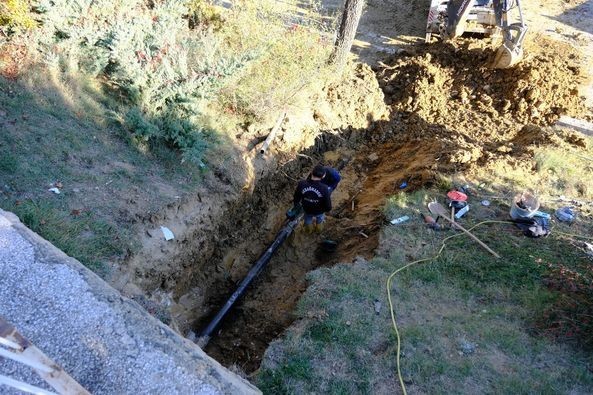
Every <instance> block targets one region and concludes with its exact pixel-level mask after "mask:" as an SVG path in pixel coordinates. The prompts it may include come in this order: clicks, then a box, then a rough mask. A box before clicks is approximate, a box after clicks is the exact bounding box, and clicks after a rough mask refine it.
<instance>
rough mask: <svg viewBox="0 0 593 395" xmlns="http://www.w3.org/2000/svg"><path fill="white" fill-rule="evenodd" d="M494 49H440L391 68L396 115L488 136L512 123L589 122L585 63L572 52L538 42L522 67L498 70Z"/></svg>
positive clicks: (476, 44) (481, 44)
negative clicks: (583, 90) (582, 89)
mask: <svg viewBox="0 0 593 395" xmlns="http://www.w3.org/2000/svg"><path fill="white" fill-rule="evenodd" d="M488 45H489V44H488V43H487V42H485V41H484V40H472V39H468V40H463V41H459V42H458V43H457V44H455V45H453V44H448V43H436V44H431V45H428V46H422V47H418V48H416V49H413V50H412V51H413V52H411V53H407V54H405V55H403V56H401V55H400V56H397V57H394V58H392V59H391V60H390V61H387V62H386V64H387V65H386V66H385V67H384V68H383V69H382V70H381V72H380V76H381V77H382V82H383V86H384V90H385V92H386V93H388V92H392V93H391V95H390V96H391V101H392V103H393V109H395V110H397V111H403V112H408V113H414V114H417V115H418V116H420V117H422V118H423V119H424V120H426V121H427V122H437V123H439V124H442V125H444V126H449V125H451V126H456V128H457V129H468V128H474V129H475V128H476V127H479V128H480V129H482V130H480V131H476V132H478V134H482V135H487V134H489V133H492V132H496V131H497V130H498V129H500V127H501V126H502V125H504V124H505V123H506V122H508V121H512V122H516V123H533V124H537V125H541V126H547V125H551V124H553V123H555V122H556V121H557V120H558V118H559V117H560V115H561V114H569V115H572V116H575V117H579V116H580V117H582V116H585V115H586V114H587V109H586V107H585V105H584V101H583V100H582V98H581V97H580V95H579V89H578V87H579V84H580V83H582V82H583V74H584V73H583V71H582V70H581V66H580V65H581V64H582V62H581V61H580V55H579V54H578V52H577V51H576V50H575V49H574V48H573V47H571V46H569V45H567V44H563V43H560V42H555V41H551V40H549V39H546V38H543V37H538V38H536V39H535V40H534V41H533V42H531V43H529V44H528V45H527V48H526V57H525V59H524V61H523V62H521V63H520V64H519V65H518V66H517V67H514V68H512V69H507V70H495V69H492V68H490V67H489V65H490V64H491V60H492V56H493V53H494V51H493V50H492V49H491V47H489V46H488ZM468 111H472V112H475V116H472V115H474V114H466V113H467V112H468ZM467 115H469V116H467ZM476 116H477V117H478V118H476ZM505 120H507V121H506V122H505ZM476 121H479V122H476Z"/></svg>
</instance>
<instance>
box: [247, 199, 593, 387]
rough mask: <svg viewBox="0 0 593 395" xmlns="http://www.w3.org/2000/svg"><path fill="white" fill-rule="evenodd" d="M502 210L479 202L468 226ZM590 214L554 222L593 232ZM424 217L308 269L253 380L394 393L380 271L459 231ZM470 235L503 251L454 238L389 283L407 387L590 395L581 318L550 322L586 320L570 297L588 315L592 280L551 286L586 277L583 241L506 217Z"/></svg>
mask: <svg viewBox="0 0 593 395" xmlns="http://www.w3.org/2000/svg"><path fill="white" fill-rule="evenodd" d="M441 194H442V192H440V191H437V190H431V191H420V192H416V193H414V194H412V195H408V196H405V197H401V196H400V197H395V198H393V199H391V200H390V202H389V203H388V206H387V208H386V211H387V212H388V213H390V214H389V215H391V214H393V213H395V214H400V213H406V212H407V213H410V212H415V211H421V210H423V211H426V210H425V209H424V207H425V203H426V202H427V201H429V200H431V199H432V197H436V196H439V195H441ZM550 208H551V207H550ZM543 209H544V210H545V209H546V207H544V208H543ZM506 212H508V207H507V206H506V203H504V202H501V203H500V204H498V203H495V204H494V205H493V206H491V207H490V208H488V210H486V209H485V208H476V209H475V210H473V211H470V214H471V215H468V216H467V218H466V219H464V220H463V224H464V225H466V226H467V227H471V226H472V224H477V223H478V222H480V221H481V220H484V219H495V220H506ZM493 213H497V215H496V216H495V215H494V214H493ZM589 220H590V217H584V218H581V220H580V221H579V222H578V223H577V224H575V225H573V226H572V227H571V228H569V227H568V226H566V225H557V226H556V227H555V230H556V231H557V232H560V231H562V232H565V233H575V234H580V235H591V234H593V232H591V231H592V229H593V228H592V227H591V224H590V221H589ZM420 221H421V220H420V219H419V216H414V217H413V219H412V221H411V222H410V223H408V224H403V225H400V226H389V227H388V228H386V229H385V231H384V235H383V238H382V242H381V247H380V250H379V256H378V257H377V258H375V259H373V260H371V261H368V262H367V261H364V260H361V261H358V262H356V263H354V264H343V265H338V266H336V267H334V268H324V269H320V270H317V271H315V272H313V273H311V274H310V278H309V279H310V282H311V285H310V287H309V289H308V290H307V291H306V293H305V294H304V296H303V298H302V300H301V302H300V307H299V311H298V317H299V318H300V319H299V320H298V321H297V323H296V324H295V325H293V327H291V328H290V329H289V330H288V331H287V333H286V334H285V336H284V337H283V338H281V339H280V340H278V341H277V342H275V343H273V344H272V346H271V347H270V349H269V350H268V352H267V354H266V357H265V358H264V363H263V365H262V368H261V369H260V371H259V372H258V373H257V375H256V377H255V379H256V383H257V384H258V386H259V387H260V388H261V389H262V391H263V392H264V393H269V394H285V393H309V392H317V393H335V394H350V393H368V394H375V393H386V394H387V393H400V392H401V390H400V386H399V382H398V378H397V374H396V340H395V335H394V331H393V328H392V325H391V321H390V315H389V306H388V301H387V295H386V291H385V282H386V279H387V277H388V276H389V274H390V273H391V272H393V271H394V270H395V269H397V268H399V267H402V266H404V265H405V264H407V263H409V262H412V261H414V260H416V259H421V258H425V257H430V256H433V255H435V254H436V252H437V251H438V249H439V248H440V246H441V244H442V242H443V240H444V239H445V238H446V237H448V236H451V235H453V234H455V232H454V231H448V232H447V231H444V232H434V231H433V230H430V229H427V228H425V227H424V226H422V225H421V223H420ZM474 233H475V234H476V235H477V236H478V237H479V238H481V239H482V240H484V241H485V242H487V244H488V245H489V246H490V247H491V248H492V249H494V250H495V251H496V252H498V253H499V254H500V255H501V257H502V258H501V259H496V258H494V257H493V256H492V255H490V254H489V253H488V252H486V251H485V250H484V249H482V248H481V247H480V246H479V245H477V244H476V243H475V242H474V241H473V240H471V239H470V238H468V237H466V236H463V235H460V236H459V237H455V238H452V239H451V240H449V241H448V242H447V247H446V249H445V250H444V252H443V254H442V255H441V256H440V257H438V258H437V259H435V260H433V261H431V262H428V263H422V264H419V265H417V266H412V267H410V268H409V269H407V270H405V271H403V272H401V273H400V274H399V275H397V276H396V277H395V279H394V281H393V286H392V296H393V302H394V308H395V313H396V317H397V322H398V326H399V329H400V333H401V339H402V358H401V367H402V375H403V379H404V381H405V383H406V387H407V389H408V392H409V393H430V394H433V393H439V394H440V393H442V394H450V393H513V394H516V393H533V394H536V393H537V394H540V393H549V394H557V393H590V392H591V390H593V357H592V356H591V353H590V345H591V343H590V341H591V338H592V337H593V331H592V330H591V327H589V326H587V324H583V323H581V324H580V327H581V329H582V330H583V331H584V332H583V333H574V331H573V332H572V333H571V332H570V331H569V330H567V328H568V329H570V328H572V327H573V326H571V325H564V326H563V325H562V324H561V323H560V324H559V323H558V322H555V320H557V319H562V320H566V322H565V324H566V323H568V321H569V320H578V319H582V318H583V314H584V312H583V311H582V310H578V309H577V310H575V309H572V310H571V309H570V305H568V304H567V303H565V299H566V298H573V297H576V296H578V297H579V298H581V299H582V300H583V303H588V308H589V309H588V310H587V312H586V313H587V314H590V313H591V311H592V310H591V309H590V306H591V303H592V302H593V297H592V296H593V294H592V293H590V288H587V289H589V293H586V292H585V293H583V292H581V293H578V292H577V293H574V292H573V293H571V292H569V288H562V287H558V286H554V285H555V284H558V283H561V282H562V279H561V278H560V277H558V275H557V273H558V271H557V270H556V268H557V267H559V265H560V266H561V267H562V268H563V269H564V270H573V271H575V272H578V273H580V275H581V276H582V281H581V282H580V283H579V284H584V285H587V284H588V285H589V286H590V284H591V283H592V279H593V276H592V273H591V269H590V267H591V264H593V262H592V261H591V259H590V258H589V257H588V256H587V255H586V254H585V253H584V252H583V250H582V249H581V248H579V246H580V245H582V243H579V242H577V241H575V239H574V238H572V239H571V238H566V237H564V236H561V235H560V234H556V235H554V233H552V235H551V236H550V237H548V238H545V239H529V238H526V237H524V236H523V235H522V234H521V233H520V231H519V230H518V229H516V228H515V227H514V225H509V224H498V223H497V224H485V225H483V226H480V227H478V228H476V229H475V231H474ZM585 288H586V286H585ZM375 301H378V302H379V303H380V305H381V308H380V310H379V313H376V312H375ZM551 314H552V315H551ZM554 314H555V315H554ZM551 317H555V319H551Z"/></svg>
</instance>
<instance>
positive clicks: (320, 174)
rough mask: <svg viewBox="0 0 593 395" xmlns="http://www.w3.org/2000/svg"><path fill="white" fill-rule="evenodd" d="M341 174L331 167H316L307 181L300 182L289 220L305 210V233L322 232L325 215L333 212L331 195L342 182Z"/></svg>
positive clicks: (288, 214)
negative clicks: (301, 210) (301, 209)
mask: <svg viewBox="0 0 593 395" xmlns="http://www.w3.org/2000/svg"><path fill="white" fill-rule="evenodd" d="M340 179H341V177H340V173H338V171H337V170H335V169H333V168H331V167H324V166H321V165H317V166H315V168H313V171H312V172H311V174H310V175H309V177H307V179H306V180H302V181H299V183H298V185H297V187H296V190H295V192H294V206H293V208H292V209H291V210H289V211H288V213H287V216H288V218H291V219H292V218H294V217H295V216H296V215H297V213H298V212H299V211H300V207H302V208H303V211H304V216H303V222H304V224H305V232H306V233H311V232H312V231H313V230H315V231H316V232H321V231H322V230H323V223H324V222H325V213H327V212H329V211H331V209H332V203H331V193H332V192H333V191H334V190H335V189H336V187H337V186H338V183H339V182H340Z"/></svg>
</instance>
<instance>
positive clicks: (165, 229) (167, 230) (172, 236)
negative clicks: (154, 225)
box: [161, 226, 175, 241]
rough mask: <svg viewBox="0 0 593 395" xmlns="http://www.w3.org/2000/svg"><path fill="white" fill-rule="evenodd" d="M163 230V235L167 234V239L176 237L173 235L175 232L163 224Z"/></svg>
mask: <svg viewBox="0 0 593 395" xmlns="http://www.w3.org/2000/svg"><path fill="white" fill-rule="evenodd" d="M161 231H162V232H163V236H165V240H167V241H169V240H173V239H174V238H175V236H174V235H173V232H171V229H169V228H167V227H165V226H161Z"/></svg>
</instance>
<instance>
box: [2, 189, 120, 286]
mask: <svg viewBox="0 0 593 395" xmlns="http://www.w3.org/2000/svg"><path fill="white" fill-rule="evenodd" d="M60 203H61V202H57V203H56V202H53V201H50V202H48V201H33V200H26V201H23V202H18V204H15V205H14V206H13V207H12V208H11V207H7V208H8V209H10V210H11V211H12V212H14V213H15V214H16V215H17V216H18V217H19V218H20V219H21V221H22V222H23V223H24V224H25V225H26V226H28V227H29V228H30V229H31V230H33V231H34V232H37V233H39V234H41V235H43V237H44V238H46V239H47V240H49V241H50V242H52V243H53V244H55V245H57V246H59V247H60V249H61V250H62V251H64V252H65V253H66V254H68V255H70V256H71V257H73V258H76V259H78V260H79V261H81V262H84V264H85V265H86V266H87V267H88V268H89V269H91V270H93V271H95V272H96V273H98V274H101V275H103V276H107V275H108V274H109V266H108V265H107V263H106V262H109V261H110V260H111V259H114V258H116V257H117V256H119V255H121V254H123V253H124V252H125V251H126V249H127V248H128V243H127V242H126V239H127V238H126V236H127V235H126V234H125V232H122V231H121V230H119V231H118V230H116V229H115V228H114V227H113V226H112V225H110V224H108V223H107V222H104V221H102V220H101V219H99V218H97V217H96V215H93V214H92V213H90V212H81V213H77V212H75V213H76V215H74V214H72V213H70V214H67V208H65V207H63V206H62V204H60ZM61 206H62V207H61Z"/></svg>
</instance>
